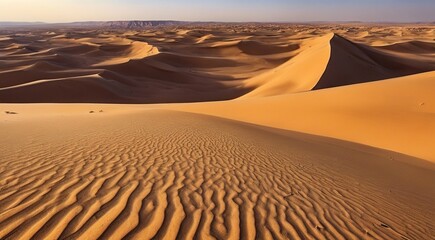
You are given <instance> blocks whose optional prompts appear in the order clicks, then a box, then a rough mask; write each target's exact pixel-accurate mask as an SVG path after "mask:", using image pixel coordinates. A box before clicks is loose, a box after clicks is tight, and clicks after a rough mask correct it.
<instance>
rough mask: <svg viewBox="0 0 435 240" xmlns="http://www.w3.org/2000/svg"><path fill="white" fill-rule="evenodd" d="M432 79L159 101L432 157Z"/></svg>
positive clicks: (427, 76) (434, 154)
mask: <svg viewBox="0 0 435 240" xmlns="http://www.w3.org/2000/svg"><path fill="white" fill-rule="evenodd" d="M434 79H435V72H434V71H432V72H428V73H421V74H416V75H411V76H406V77H401V78H397V79H388V80H384V81H378V82H371V83H366V84H360V85H350V86H343V87H339V88H330V89H323V90H318V91H311V92H305V93H299V94H287V95H281V96H275V97H263V98H252V99H243V100H242V99H238V100H234V101H227V102H214V103H201V104H187V105H167V106H163V107H167V108H170V109H175V110H181V111H188V112H196V113H202V114H210V115H214V116H219V117H224V118H230V119H235V120H239V121H244V122H250V123H255V124H260V125H265V126H270V127H275V128H281V129H288V130H294V131H300V132H305V133H311V134H316V135H322V136H329V137H334V138H338V139H345V140H348V141H352V142H358V143H363V144H366V145H371V146H375V147H379V148H384V149H389V150H393V151H396V152H401V153H404V154H408V155H412V156H415V157H419V158H423V159H426V160H429V161H432V162H434V161H435V152H434V151H433V149H434V148H435V145H434V141H433V135H432V133H433V131H435V125H434V123H435V119H434V115H433V113H434V112H435V108H434V102H435V98H434V95H433V89H434V87H435V86H434V84H435V82H434ZM410 139H412V141H409V140H410Z"/></svg>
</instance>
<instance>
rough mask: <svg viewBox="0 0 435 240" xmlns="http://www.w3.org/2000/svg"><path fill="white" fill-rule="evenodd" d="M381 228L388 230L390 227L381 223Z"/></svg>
mask: <svg viewBox="0 0 435 240" xmlns="http://www.w3.org/2000/svg"><path fill="white" fill-rule="evenodd" d="M381 226H382V227H384V228H390V226H388V225H387V224H385V223H381Z"/></svg>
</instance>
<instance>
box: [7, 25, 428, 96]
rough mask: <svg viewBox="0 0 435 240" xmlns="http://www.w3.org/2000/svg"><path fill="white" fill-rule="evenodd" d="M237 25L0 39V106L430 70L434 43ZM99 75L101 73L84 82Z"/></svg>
mask: <svg viewBox="0 0 435 240" xmlns="http://www.w3.org/2000/svg"><path fill="white" fill-rule="evenodd" d="M240 28H241V27H240V26H236V27H235V28H234V29H229V30H233V31H229V30H227V31H224V30H222V28H218V29H214V28H210V29H203V30H198V29H179V30H173V29H163V30H162V31H152V30H149V31H145V32H140V31H136V32H135V31H131V32H129V33H128V34H127V33H124V32H116V31H115V32H113V33H112V34H107V33H106V32H102V31H99V30H82V31H75V32H71V31H69V30H67V29H66V30H59V31H58V32H50V34H46V33H47V32H42V33H39V32H37V31H36V32H26V33H22V34H10V35H5V36H4V37H2V40H1V41H0V46H1V48H2V49H3V53H2V54H1V55H0V61H2V62H5V63H6V64H5V65H4V66H2V67H0V101H1V102H27V103H30V102H57V103H62V102H94V103H166V102H198V101H213V100H228V99H233V98H237V97H258V96H271V95H280V94H287V93H295V92H304V91H310V90H312V89H322V88H329V87H336V86H343V85H349V84H355V83H364V82H369V81H375V80H382V79H387V78H393V77H399V76H404V75H410V74H415V73H420V72H427V71H432V70H435V61H434V60H433V57H431V55H423V54H422V51H426V54H431V51H430V49H431V47H433V46H432V45H431V43H430V42H423V41H420V40H413V41H409V42H408V45H407V47H406V45H405V44H406V42H403V41H402V42H401V43H397V42H394V43H393V44H392V45H384V46H382V47H377V48H373V47H371V46H368V45H367V43H364V44H363V43H354V42H351V41H349V40H347V39H345V37H346V35H349V37H351V38H352V39H361V34H360V31H362V30H365V29H361V30H358V31H357V30H355V31H353V32H351V33H352V34H349V32H344V31H343V30H337V32H339V33H340V34H342V35H343V37H342V36H339V35H337V34H334V33H328V32H330V29H323V28H321V27H319V28H317V29H315V30H313V28H312V27H311V28H310V27H306V28H303V27H301V30H302V31H299V32H298V33H297V34H295V32H294V31H295V30H294V29H293V27H289V29H286V28H284V27H283V29H282V30H280V32H279V34H278V33H277V32H271V31H269V29H268V28H265V30H263V31H259V30H256V31H253V30H250V29H246V26H245V27H244V28H241V29H240ZM287 31H288V32H287ZM372 31H373V30H372ZM397 31H398V30H397ZM365 32H367V31H363V33H364V34H367V33H365ZM358 34H359V35H358ZM368 34H372V33H370V32H368ZM402 35H403V33H402V34H401V36H402ZM319 36H320V37H319ZM396 38H399V37H398V36H396ZM412 46H413V47H412ZM403 48H410V49H411V50H412V51H411V50H409V49H408V50H406V51H405V50H404V49H403ZM416 49H419V50H416ZM404 52H406V54H404ZM95 74H97V75H98V77H96V78H89V77H88V76H89V75H95ZM59 79H62V80H64V81H62V87H59V86H56V89H57V90H58V92H53V84H54V82H56V83H58V81H59ZM90 79H92V80H90ZM27 83H32V84H27ZM48 83H50V84H48ZM88 88H93V89H95V91H96V92H97V94H95V95H94V96H95V97H92V95H87V96H86V97H82V96H80V95H78V94H69V93H68V92H69V89H71V92H76V93H80V92H82V91H86V92H88V91H87V90H86V89H88ZM92 91H93V90H92ZM108 91H110V93H109V92H108ZM59 92H62V93H65V96H62V94H59ZM156 93H158V94H156Z"/></svg>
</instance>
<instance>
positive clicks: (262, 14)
mask: <svg viewBox="0 0 435 240" xmlns="http://www.w3.org/2000/svg"><path fill="white" fill-rule="evenodd" d="M434 13H435V0H219V1H207V0H0V21H26V22H33V21H42V22H74V21H108V20H181V21H224V22H232V21H234V22H244V21H257V22H306V21H368V22H377V21H388V22H417V21H435V14H434Z"/></svg>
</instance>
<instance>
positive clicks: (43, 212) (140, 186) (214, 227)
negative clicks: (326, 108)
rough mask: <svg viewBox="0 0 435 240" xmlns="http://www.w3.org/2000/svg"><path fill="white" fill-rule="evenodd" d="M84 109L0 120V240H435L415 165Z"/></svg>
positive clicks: (390, 156) (176, 119)
mask: <svg viewBox="0 0 435 240" xmlns="http://www.w3.org/2000/svg"><path fill="white" fill-rule="evenodd" d="M55 107H58V106H55ZM55 107H51V108H52V110H53V108H55ZM60 107H62V106H60ZM81 107H82V111H83V113H76V114H74V115H70V116H62V115H56V116H45V117H41V118H33V117H26V116H23V114H22V113H19V114H16V115H11V116H9V117H8V119H6V120H5V119H4V118H3V120H2V138H0V143H1V144H0V146H2V151H1V152H0V156H1V159H2V161H1V162H0V175H1V186H2V190H1V192H0V238H7V239H9V238H10V239H29V238H31V237H33V238H34V239H56V238H62V239H96V238H101V239H121V238H125V239H151V238H158V239H174V238H176V237H178V238H183V239H191V238H193V237H195V238H199V239H208V238H218V239H239V238H247V239H254V238H259V239H270V238H275V239H285V238H291V239H295V238H312V239H350V238H377V239H380V238H382V239H398V238H402V237H403V238H409V239H428V238H429V237H428V236H433V235H434V234H435V232H434V228H433V221H432V217H433V213H434V212H433V201H434V200H435V199H434V196H435V191H434V189H433V187H432V180H433V179H434V177H435V173H434V171H433V169H430V168H426V167H418V166H415V165H414V164H412V165H410V164H408V163H406V162H415V161H418V160H416V159H412V158H410V157H406V156H404V155H400V154H397V153H393V152H388V151H384V150H378V149H372V148H368V147H364V146H360V145H356V144H350V143H346V142H341V141H337V140H332V139H323V138H320V137H313V136H308V135H303V134H296V133H292V132H286V131H278V130H272V129H267V128H262V127H258V126H253V125H248V124H243V123H239V122H235V121H230V120H224V119H218V118H213V117H207V116H204V115H196V114H188V113H179V112H170V111H161V110H139V109H130V110H128V111H126V110H121V112H117V111H116V110H114V109H112V110H107V109H103V110H105V111H103V112H102V113H100V112H97V113H94V114H90V113H87V112H84V110H85V109H89V108H90V107H95V106H92V105H82V106H81ZM33 109H35V108H33ZM109 109H110V108H109ZM54 110H55V109H54ZM36 111H38V110H36ZM20 115H21V116H20ZM396 160H397V161H396ZM411 213H412V217H410V214H411Z"/></svg>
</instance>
